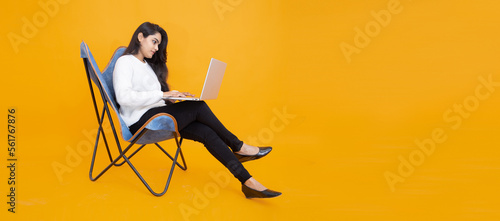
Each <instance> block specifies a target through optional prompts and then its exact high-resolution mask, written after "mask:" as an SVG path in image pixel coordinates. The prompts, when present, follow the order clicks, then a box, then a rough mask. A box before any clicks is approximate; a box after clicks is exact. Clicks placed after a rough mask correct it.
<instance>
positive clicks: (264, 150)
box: [234, 147, 273, 163]
mask: <svg viewBox="0 0 500 221" xmlns="http://www.w3.org/2000/svg"><path fill="white" fill-rule="evenodd" d="M271 150H273V148H272V147H259V152H258V153H257V154H255V155H251V156H247V155H241V154H238V153H234V155H235V156H236V158H238V160H239V161H240V162H241V163H243V162H247V161H250V160H257V159H260V158H262V157H265V156H266V155H267V154H269V153H270V152H271Z"/></svg>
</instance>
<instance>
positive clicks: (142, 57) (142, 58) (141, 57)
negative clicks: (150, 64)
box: [134, 52, 146, 63]
mask: <svg viewBox="0 0 500 221" xmlns="http://www.w3.org/2000/svg"><path fill="white" fill-rule="evenodd" d="M134 57H136V58H137V59H139V61H141V62H142V63H146V62H145V61H144V56H143V55H142V54H141V53H140V52H139V53H137V54H134Z"/></svg>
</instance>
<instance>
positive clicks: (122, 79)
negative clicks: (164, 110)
mask: <svg viewBox="0 0 500 221" xmlns="http://www.w3.org/2000/svg"><path fill="white" fill-rule="evenodd" d="M113 87H114V89H115V94H116V101H117V102H118V104H120V115H121V117H122V118H123V120H124V121H125V123H126V124H127V126H130V125H132V124H134V123H135V122H137V121H139V119H140V118H141V116H142V115H143V114H144V113H146V111H148V110H149V109H151V108H153V107H160V106H165V105H166V104H165V101H164V100H163V99H162V97H163V92H162V91H161V85H160V82H159V81H158V77H156V75H155V73H154V71H153V69H152V68H151V66H149V64H148V63H143V62H141V61H140V60H139V59H137V58H136V57H134V56H133V55H124V56H121V57H120V58H118V60H117V61H116V65H115V70H114V71H113Z"/></svg>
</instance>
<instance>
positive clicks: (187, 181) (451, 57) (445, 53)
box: [0, 0, 500, 220]
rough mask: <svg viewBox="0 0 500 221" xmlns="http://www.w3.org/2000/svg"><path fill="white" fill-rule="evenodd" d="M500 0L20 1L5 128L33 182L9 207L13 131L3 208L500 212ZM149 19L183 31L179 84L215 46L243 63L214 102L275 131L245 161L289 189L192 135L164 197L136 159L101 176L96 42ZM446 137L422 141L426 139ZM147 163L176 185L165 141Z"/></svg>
mask: <svg viewBox="0 0 500 221" xmlns="http://www.w3.org/2000/svg"><path fill="white" fill-rule="evenodd" d="M499 10H500V3H498V2H495V1H485V0H479V1H471V0H467V1H451V0H447V1H429V0H373V1H347V0H338V1H297V0H286V1H285V0H281V1H279V0H272V1H265V0H253V1H249V0H197V1H195V0H184V1H171V0H168V1H95V0H88V1H80V0H64V1H63V0H60V1H56V0H40V1H8V2H4V3H3V4H2V7H1V9H0V12H1V13H0V14H1V16H2V17H1V18H2V22H1V24H2V28H1V29H0V46H1V47H0V48H1V49H2V52H1V56H2V57H1V62H2V63H1V67H2V71H1V74H2V81H1V85H0V90H1V91H0V93H1V102H0V106H1V108H0V111H1V112H2V113H3V114H4V117H3V118H2V119H4V121H3V124H4V126H3V128H6V127H7V120H6V119H7V114H8V112H7V110H8V108H11V107H15V108H16V109H17V113H16V117H17V121H16V126H17V145H18V146H17V150H16V154H17V158H18V162H17V166H18V167H17V170H16V179H17V184H16V188H17V190H18V191H17V192H16V194H17V195H16V197H17V204H16V214H11V213H9V212H8V211H7V209H8V205H7V204H6V202H7V201H8V198H7V197H6V195H7V194H9V193H8V188H9V186H8V185H7V179H8V177H9V171H8V169H7V167H6V165H7V163H8V162H7V160H6V159H7V145H6V143H7V140H4V141H3V142H2V143H3V145H2V148H1V151H0V156H2V157H1V161H2V165H4V166H2V169H1V170H0V171H1V172H0V183H2V185H0V188H1V189H0V193H1V196H2V197H1V198H0V202H1V203H2V205H4V206H2V207H0V209H1V212H0V214H1V215H0V216H1V217H2V218H1V219H2V220H7V219H9V220H90V219H120V220H500V200H499V197H500V193H499V191H498V186H499V185H500V178H498V177H500V151H499V150H498V147H499V146H500V138H499V136H498V134H499V133H500V115H499V111H500V91H499V89H500V87H499V85H498V83H494V82H500V68H499V66H498V61H497V60H498V58H499V52H500V44H499V42H500V41H499V39H500V29H499V28H498V24H500V15H499V14H498V11H499ZM384 16H385V17H384ZM144 21H151V22H154V23H158V24H160V25H161V26H162V27H163V28H165V29H166V31H167V33H168V34H169V45H168V62H167V65H168V67H169V70H170V78H169V83H170V85H171V87H172V88H174V89H177V90H182V91H191V92H193V93H195V94H200V92H201V87H202V83H203V81H204V75H205V73H206V69H207V67H208V62H209V59H210V58H211V57H214V58H217V59H220V60H222V61H225V62H227V63H228V68H227V71H226V75H225V77H224V82H223V85H222V88H221V92H220V94H219V98H218V99H217V100H214V101H209V102H208V103H209V105H210V106H211V107H212V109H213V110H214V112H215V113H216V114H217V116H218V117H219V119H220V120H221V121H222V122H224V124H225V125H226V126H227V127H228V128H229V129H230V130H232V131H233V132H234V133H235V134H236V135H238V136H239V137H240V138H241V139H242V140H244V141H246V142H248V143H250V144H254V145H272V146H273V147H274V150H273V153H272V154H271V155H269V156H268V157H266V158H264V159H262V160H259V161H256V162H249V163H246V164H245V166H246V167H247V169H248V170H249V171H250V173H251V174H252V175H254V176H255V177H256V178H257V179H258V180H259V181H261V182H262V183H263V184H264V185H266V186H267V187H269V188H271V189H276V190H279V191H282V192H283V196H281V197H279V198H276V199H270V200H247V199H245V198H244V196H243V194H242V193H241V191H240V185H239V183H238V182H237V180H236V179H234V178H232V176H230V174H229V172H227V171H226V169H225V168H224V167H223V166H222V165H220V164H219V163H218V162H217V161H216V160H215V159H214V158H213V157H212V156H210V155H209V153H208V152H207V151H206V150H205V149H204V147H203V146H202V145H201V144H198V143H194V142H191V141H186V142H185V143H184V145H183V150H184V154H185V156H186V160H187V163H188V167H189V169H188V170H187V171H181V170H179V169H178V168H177V169H176V171H175V174H174V177H173V181H172V183H171V186H170V189H169V191H168V192H167V194H166V195H164V196H163V197H154V196H153V195H151V194H150V193H149V192H148V191H147V190H146V188H144V187H143V186H142V184H141V182H140V181H139V180H138V179H137V178H136V177H135V175H134V174H133V173H132V171H131V170H130V169H129V168H127V166H123V167H119V168H112V169H111V170H110V171H108V173H106V174H105V175H104V176H103V177H101V178H100V179H99V180H98V181H96V182H91V181H90V180H89V179H88V169H89V165H90V160H91V146H92V147H93V142H94V138H95V134H96V128H97V122H96V119H95V114H94V110H93V107H92V101H91V98H90V93H89V89H88V85H87V79H86V77H85V71H84V66H83V62H82V60H81V58H80V57H79V45H80V42H81V41H82V40H84V41H85V42H86V43H87V44H88V45H89V47H90V50H91V51H92V53H93V54H94V56H95V58H96V60H97V63H98V65H99V67H100V68H101V69H102V68H104V67H105V66H106V64H107V62H108V60H109V58H110V57H111V55H112V53H113V52H114V50H115V49H116V48H117V47H119V46H123V45H127V44H128V42H129V41H130V37H131V35H132V33H133V32H134V30H135V29H136V28H137V27H138V26H139V25H140V24H141V23H142V22H144ZM30 25H32V26H33V27H34V28H33V27H32V28H31V29H30V28H27V27H28V26H30ZM12 36H16V37H15V39H17V40H16V41H14V42H13V41H12V39H13V37H12ZM346 45H348V46H346ZM346 48H347V49H349V50H346ZM346 51H347V53H346ZM485 81H490V83H489V87H488V86H487V85H485V83H484V82H485ZM492 82H493V83H492ZM478 91H479V92H478ZM478 93H479V94H478ZM478 95H480V96H478ZM107 131H108V132H109V129H108V130H107ZM435 131H438V132H439V131H441V134H438V135H436V134H435ZM0 134H1V136H0V137H3V139H6V137H7V131H6V130H1V131H0ZM436 136H437V137H438V138H440V139H438V140H439V142H436V141H432V142H434V145H435V146H432V145H431V144H429V143H428V146H427V148H428V149H429V148H431V147H434V148H433V149H432V150H433V151H431V152H430V154H423V150H422V149H421V148H419V145H418V143H419V142H424V141H426V140H427V141H428V142H429V139H432V138H433V137H436ZM109 137H111V135H110V136H109ZM122 143H123V144H125V142H122ZM165 144H166V145H167V146H168V145H170V150H173V148H172V145H173V143H171V142H170V143H169V142H166V143H165ZM100 154H101V155H99V156H104V155H103V154H104V152H100ZM419 157H420V158H419ZM99 159H100V160H99ZM98 161H99V164H98V168H102V166H104V163H105V162H106V159H105V158H103V157H101V158H98ZM133 162H135V163H136V166H137V167H139V168H141V169H140V170H141V171H142V172H144V174H145V176H146V177H147V178H149V179H150V180H152V181H151V182H152V185H153V186H154V187H156V189H158V188H161V185H162V183H163V182H164V180H165V177H166V174H167V166H168V165H169V160H168V159H167V158H165V157H162V156H161V155H160V153H159V152H158V151H157V150H155V149H154V148H149V149H145V150H143V151H142V152H141V154H139V155H138V156H136V157H134V160H133ZM61 165H62V166H63V168H65V170H64V171H61V170H57V169H55V168H61ZM57 166H59V167H57ZM99 166H100V167H99ZM210 174H212V175H213V174H217V175H218V176H219V178H220V177H223V178H229V177H231V179H230V182H229V183H218V182H217V180H216V179H214V178H213V176H211V175H210ZM387 174H392V176H389V177H391V179H389V180H388V179H387V177H388V175H387ZM391 182H392V183H391Z"/></svg>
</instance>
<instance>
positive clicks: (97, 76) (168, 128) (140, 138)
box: [80, 41, 187, 196]
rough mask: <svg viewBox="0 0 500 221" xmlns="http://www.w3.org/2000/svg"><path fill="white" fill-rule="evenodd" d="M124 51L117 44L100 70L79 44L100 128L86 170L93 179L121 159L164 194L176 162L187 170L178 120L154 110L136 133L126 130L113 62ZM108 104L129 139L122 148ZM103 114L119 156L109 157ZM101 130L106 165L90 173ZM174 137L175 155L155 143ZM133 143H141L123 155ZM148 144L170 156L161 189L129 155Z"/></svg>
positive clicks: (84, 48) (146, 184) (84, 46)
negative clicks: (135, 164) (167, 172)
mask: <svg viewBox="0 0 500 221" xmlns="http://www.w3.org/2000/svg"><path fill="white" fill-rule="evenodd" d="M124 51H125V47H119V48H118V49H117V50H116V51H115V52H114V54H113V56H112V58H111V60H110V61H109V63H108V65H107V66H106V68H105V69H104V71H103V72H102V73H101V71H100V70H99V68H98V67H97V63H96V61H95V59H94V57H93V55H92V53H91V52H90V50H89V47H88V45H87V44H86V43H85V42H83V41H82V43H81V44H80V57H81V58H82V59H83V63H84V66H85V71H86V74H87V81H88V84H89V88H90V93H91V96H92V101H93V103H94V110H95V113H96V117H97V122H98V124H99V129H98V131H97V136H96V141H95V145H94V153H93V155H92V162H91V165H90V171H89V178H90V180H92V181H96V180H97V179H99V177H101V176H102V175H103V174H104V173H105V172H106V171H108V170H109V169H110V168H111V167H112V166H121V165H123V164H124V163H127V164H128V165H129V166H130V168H132V170H133V171H134V172H135V174H136V175H137V177H139V179H140V180H141V181H142V183H143V184H144V185H145V186H146V188H147V189H148V190H149V191H150V192H151V193H152V194H153V195H155V196H162V195H164V194H165V193H166V192H167V190H168V187H169V185H170V181H171V179H172V175H173V172H174V168H175V166H176V165H177V166H178V167H179V168H181V169H182V170H187V165H186V161H185V159H184V155H183V154H182V150H181V144H182V140H183V139H182V137H181V136H180V133H179V131H178V128H177V122H176V120H175V118H174V117H172V116H171V115H169V114H166V113H162V114H157V115H155V116H153V117H151V119H149V120H148V122H147V123H145V124H144V126H143V127H141V128H140V129H139V130H138V131H137V132H136V133H135V134H132V133H131V132H130V130H129V128H128V127H127V126H126V124H125V122H124V121H123V119H122V118H121V116H120V114H119V112H118V108H119V106H118V103H117V102H116V98H115V93H114V89H113V70H114V67H115V63H116V61H117V60H118V58H119V57H120V56H121V55H122V54H123V52H124ZM92 82H93V83H94V85H96V87H97V88H98V90H99V93H100V95H101V99H102V102H103V108H102V111H101V112H99V109H98V105H97V101H96V96H95V93H94V89H93V86H92ZM109 106H111V109H112V110H113V111H112V112H113V113H114V114H115V116H116V117H117V119H118V120H119V124H120V129H121V137H122V139H123V140H125V141H127V142H129V143H130V144H129V145H128V146H127V147H126V148H125V149H123V150H122V148H121V145H120V141H119V138H118V135H117V132H116V129H115V126H114V122H113V118H112V115H111V111H110V110H109ZM105 115H107V116H108V117H107V118H108V121H109V123H110V126H111V131H112V132H113V136H114V138H115V142H116V145H117V147H118V151H119V153H120V154H119V156H118V157H116V158H114V159H113V157H112V154H111V151H110V149H109V145H108V141H107V139H106V135H105V132H104V129H103V123H104V119H105ZM101 134H102V137H103V141H104V144H105V146H106V150H107V153H108V157H109V160H110V163H109V165H108V166H107V167H106V168H104V169H103V170H102V171H101V172H100V173H99V174H98V175H97V176H95V177H93V170H94V163H95V158H96V154H97V147H98V145H99V138H100V135H101ZM172 138H174V139H175V143H176V145H177V150H176V153H175V156H174V157H172V156H171V155H170V154H169V153H168V152H167V151H165V149H163V147H161V146H160V145H159V144H158V143H159V142H161V141H165V140H169V139H172ZM135 144H142V145H141V146H140V147H139V148H137V150H135V151H134V152H133V153H132V154H130V155H129V156H127V155H126V153H127V152H128V151H129V150H130V149H131V148H132V146H134V145H135ZM147 144H155V145H156V146H157V147H158V148H159V149H160V150H161V151H162V152H163V153H165V154H166V155H167V156H168V157H169V158H170V159H171V160H172V166H171V168H170V173H169V176H168V179H167V182H166V184H165V187H164V189H163V191H162V192H155V191H154V190H153V189H152V188H151V187H150V185H149V184H148V183H147V182H146V180H145V179H144V178H143V176H142V175H141V174H140V173H139V172H138V171H137V169H136V168H135V167H134V165H133V164H132V163H131V162H130V159H131V158H132V157H133V156H134V155H135V154H136V153H137V152H139V151H140V150H141V149H142V148H143V147H144V146H146V145H147ZM179 154H180V156H181V159H182V163H183V165H180V164H179V162H177V158H178V156H179ZM121 158H123V161H122V162H121V163H117V162H118V161H119V160H120V159H121Z"/></svg>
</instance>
